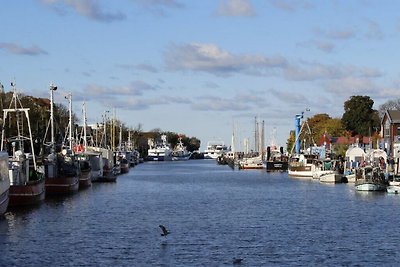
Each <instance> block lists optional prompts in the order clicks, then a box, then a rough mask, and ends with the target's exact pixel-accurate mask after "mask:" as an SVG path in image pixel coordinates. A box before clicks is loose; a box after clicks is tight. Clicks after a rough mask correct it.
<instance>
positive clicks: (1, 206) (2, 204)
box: [0, 152, 10, 215]
mask: <svg viewBox="0 0 400 267" xmlns="http://www.w3.org/2000/svg"><path fill="white" fill-rule="evenodd" d="M9 189H10V179H9V177H8V155H7V153H6V152H0V215H3V214H4V213H5V212H6V210H7V207H8V202H9V198H8V193H9Z"/></svg>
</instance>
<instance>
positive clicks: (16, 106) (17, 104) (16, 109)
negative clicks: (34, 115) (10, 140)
mask: <svg viewBox="0 0 400 267" xmlns="http://www.w3.org/2000/svg"><path fill="white" fill-rule="evenodd" d="M0 85H1V84H0ZM11 86H12V88H13V96H12V99H11V102H10V106H9V108H8V109H3V127H2V134H1V150H3V149H4V147H3V146H4V141H5V138H4V137H5V136H4V134H5V132H4V128H5V122H6V119H7V115H8V113H9V112H10V113H11V112H14V113H15V115H16V123H17V131H18V133H17V138H16V140H17V142H18V144H19V149H20V150H21V151H22V152H24V144H23V140H27V139H28V138H27V137H24V136H23V129H22V126H23V124H22V123H23V121H22V118H21V117H20V115H19V114H20V113H21V112H22V113H24V114H25V118H26V120H27V124H28V130H29V140H30V145H31V153H32V160H33V167H34V169H35V170H36V158H35V151H34V148H33V138H32V130H31V122H30V120H29V108H23V107H22V103H21V101H20V100H19V97H18V93H17V88H16V85H15V83H11ZM1 87H2V85H1ZM13 104H14V107H12V106H13ZM13 147H14V148H15V146H13ZM13 152H14V151H13ZM13 156H14V154H13Z"/></svg>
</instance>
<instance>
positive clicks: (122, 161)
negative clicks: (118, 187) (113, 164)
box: [117, 154, 130, 174]
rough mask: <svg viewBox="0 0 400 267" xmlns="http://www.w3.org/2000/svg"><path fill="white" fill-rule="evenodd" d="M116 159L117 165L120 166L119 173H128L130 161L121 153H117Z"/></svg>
mask: <svg viewBox="0 0 400 267" xmlns="http://www.w3.org/2000/svg"><path fill="white" fill-rule="evenodd" d="M117 161H118V164H119V166H120V168H121V174H122V173H128V172H129V167H130V163H129V161H128V160H127V159H126V157H124V156H123V155H122V154H119V155H118V159H117Z"/></svg>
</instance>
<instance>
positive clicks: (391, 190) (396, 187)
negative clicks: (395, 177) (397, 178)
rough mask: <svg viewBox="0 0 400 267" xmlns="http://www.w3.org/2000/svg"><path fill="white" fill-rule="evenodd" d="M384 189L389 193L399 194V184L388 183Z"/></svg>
mask: <svg viewBox="0 0 400 267" xmlns="http://www.w3.org/2000/svg"><path fill="white" fill-rule="evenodd" d="M386 191H387V192H388V193H389V194H400V186H399V185H389V186H388V187H387V188H386Z"/></svg>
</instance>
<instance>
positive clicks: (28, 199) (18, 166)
mask: <svg viewBox="0 0 400 267" xmlns="http://www.w3.org/2000/svg"><path fill="white" fill-rule="evenodd" d="M11 85H12V87H13V96H12V98H11V101H10V105H9V108H8V109H3V126H2V141H1V150H3V149H4V147H3V145H4V144H7V147H6V149H7V151H8V152H9V158H8V163H9V164H8V172H9V180H10V188H9V207H16V206H24V205H33V204H37V203H40V202H41V201H43V200H44V198H45V180H44V176H43V174H42V173H39V172H38V170H37V165H36V159H35V153H34V146H33V139H32V131H31V126H30V120H29V108H23V106H22V104H21V101H20V99H19V96H18V93H17V89H16V86H15V83H11ZM24 118H25V119H24ZM11 122H14V123H16V125H15V128H14V129H11V128H10V125H12V123H11ZM26 124H27V126H28V127H25V129H26V128H27V129H28V135H27V136H25V135H24V134H25V133H24V131H23V129H24V126H25V125H26ZM6 128H7V129H8V131H7V132H9V133H11V132H15V136H6V131H5V129H6ZM10 135H11V134H10ZM6 140H7V143H6ZM27 143H28V144H27ZM29 146H30V151H29V152H28V153H25V148H26V147H29Z"/></svg>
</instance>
